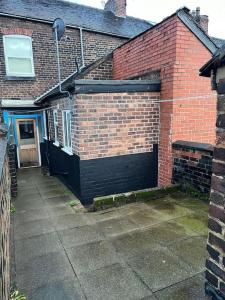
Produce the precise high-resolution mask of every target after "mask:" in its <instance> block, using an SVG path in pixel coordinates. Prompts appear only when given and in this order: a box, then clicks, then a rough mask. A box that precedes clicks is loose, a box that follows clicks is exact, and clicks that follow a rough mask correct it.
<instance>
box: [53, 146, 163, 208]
mask: <svg viewBox="0 0 225 300" xmlns="http://www.w3.org/2000/svg"><path fill="white" fill-rule="evenodd" d="M48 153H49V163H50V165H49V169H50V174H51V175H56V176H58V177H59V178H60V179H61V180H62V181H63V182H64V183H65V184H66V185H67V186H68V187H69V188H70V189H71V190H72V191H73V192H74V193H75V195H77V196H78V198H79V199H80V200H81V202H82V203H83V204H84V205H88V204H91V203H92V202H93V198H94V197H97V196H105V195H110V194H118V193H123V192H130V191H135V190H140V189H145V188H151V187H156V186H157V180H158V145H154V148H153V152H149V153H139V154H132V155H123V156H114V157H105V158H99V159H91V160H80V158H79V157H78V156H77V155H72V156H70V155H68V154H67V153H65V152H63V151H62V150H61V149H60V147H56V146H55V145H53V143H52V142H49V143H48Z"/></svg>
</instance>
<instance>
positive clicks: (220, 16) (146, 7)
mask: <svg viewBox="0 0 225 300" xmlns="http://www.w3.org/2000/svg"><path fill="white" fill-rule="evenodd" d="M67 1H68V0H67ZM69 1H71V2H76V3H79V4H84V5H89V6H93V7H98V8H103V7H104V2H105V1H106V0H69ZM183 6H187V7H188V8H189V9H191V10H194V9H196V7H198V6H199V7H200V8H201V14H203V15H208V16H209V35H211V36H214V37H219V38H223V39H225V0H155V1H152V0H127V14H128V15H130V16H133V17H137V18H142V19H145V20H148V21H153V22H160V21H161V20H163V19H164V18H165V17H167V16H169V15H170V14H172V13H174V12H175V11H176V10H177V9H178V8H180V7H183Z"/></svg>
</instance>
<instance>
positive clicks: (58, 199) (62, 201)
mask: <svg viewBox="0 0 225 300" xmlns="http://www.w3.org/2000/svg"><path fill="white" fill-rule="evenodd" d="M71 200H73V199H71V197H69V196H68V195H58V196H55V197H51V198H48V199H44V201H45V203H46V205H48V206H50V207H56V206H65V205H67V203H68V202H69V201H71Z"/></svg>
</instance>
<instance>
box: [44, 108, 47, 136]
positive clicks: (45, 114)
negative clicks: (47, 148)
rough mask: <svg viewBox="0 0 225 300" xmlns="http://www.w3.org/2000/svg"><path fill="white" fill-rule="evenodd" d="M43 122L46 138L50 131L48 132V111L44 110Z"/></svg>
mask: <svg viewBox="0 0 225 300" xmlns="http://www.w3.org/2000/svg"><path fill="white" fill-rule="evenodd" d="M43 124H44V136H43V138H44V139H47V138H48V133H47V111H46V110H44V111H43Z"/></svg>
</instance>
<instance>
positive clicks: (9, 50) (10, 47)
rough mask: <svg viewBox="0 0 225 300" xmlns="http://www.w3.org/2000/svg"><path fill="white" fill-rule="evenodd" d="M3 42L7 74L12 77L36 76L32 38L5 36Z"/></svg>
mask: <svg viewBox="0 0 225 300" xmlns="http://www.w3.org/2000/svg"><path fill="white" fill-rule="evenodd" d="M3 41H4V53H5V65H6V74H7V75H10V76H34V65H33V53H32V40H31V38H30V37H28V36H23V35H20V36H19V35H18V36H15V35H5V36H4V37H3Z"/></svg>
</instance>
